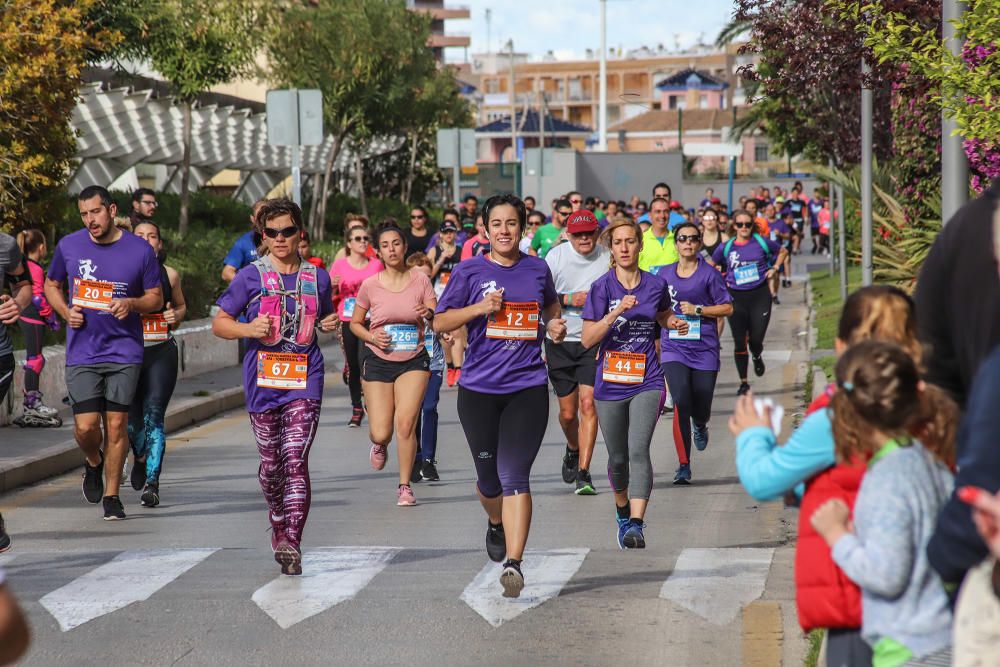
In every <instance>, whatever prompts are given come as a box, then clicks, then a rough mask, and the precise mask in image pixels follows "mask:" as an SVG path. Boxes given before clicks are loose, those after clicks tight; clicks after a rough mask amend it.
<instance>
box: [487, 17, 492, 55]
mask: <svg viewBox="0 0 1000 667" xmlns="http://www.w3.org/2000/svg"><path fill="white" fill-rule="evenodd" d="M492 27H493V10H492V9H490V8H489V7H487V8H486V53H493V34H492V33H493V28H492Z"/></svg>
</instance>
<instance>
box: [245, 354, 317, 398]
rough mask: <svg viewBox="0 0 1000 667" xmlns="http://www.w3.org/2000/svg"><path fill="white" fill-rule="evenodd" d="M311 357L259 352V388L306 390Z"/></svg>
mask: <svg viewBox="0 0 1000 667" xmlns="http://www.w3.org/2000/svg"><path fill="white" fill-rule="evenodd" d="M308 370H309V357H308V356H307V355H305V354H295V353H293V352H258V353H257V386H258V387H267V388H268V389H305V388H306V375H307V371H308Z"/></svg>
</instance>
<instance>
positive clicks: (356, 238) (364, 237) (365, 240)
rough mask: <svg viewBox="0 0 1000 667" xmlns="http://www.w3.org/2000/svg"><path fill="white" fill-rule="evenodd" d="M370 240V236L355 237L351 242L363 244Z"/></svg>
mask: <svg viewBox="0 0 1000 667" xmlns="http://www.w3.org/2000/svg"><path fill="white" fill-rule="evenodd" d="M370 238H371V237H368V236H355V237H354V238H352V239H351V240H352V241H361V242H362V243H368V241H369V240H370Z"/></svg>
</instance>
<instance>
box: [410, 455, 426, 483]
mask: <svg viewBox="0 0 1000 667" xmlns="http://www.w3.org/2000/svg"><path fill="white" fill-rule="evenodd" d="M422 469H423V462H422V461H421V460H420V457H419V456H418V457H416V458H414V459H413V466H412V467H411V468H410V482H411V483H414V484H415V483H417V482H419V481H420V480H421V479H422V475H421V474H420V471H421V470H422Z"/></svg>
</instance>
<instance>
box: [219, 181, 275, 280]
mask: <svg viewBox="0 0 1000 667" xmlns="http://www.w3.org/2000/svg"><path fill="white" fill-rule="evenodd" d="M266 202H267V199H258V200H257V201H255V202H254V204H253V210H252V212H251V214H250V231H248V232H247V233H246V234H244V235H243V236H241V237H239V238H238V239H236V243H234V244H233V247H232V248H230V249H229V252H228V253H226V258H225V259H224V260H222V279H223V280H225V281H226V282H227V283H231V282H232V281H233V278H235V277H236V272H237V271H239V270H240V269H242V268H243V267H244V266H249V265H250V264H252V263H253V262H254V260H256V259H257V246H258V245H260V239H259V238H254V230H253V226H254V224H255V223H254V220H255V219H256V216H257V211H259V210H260V207H261V206H263V205H264V204H265V203H266Z"/></svg>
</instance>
